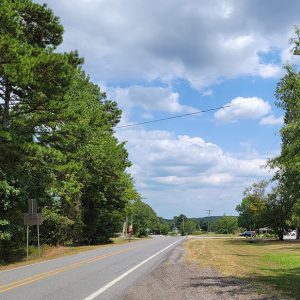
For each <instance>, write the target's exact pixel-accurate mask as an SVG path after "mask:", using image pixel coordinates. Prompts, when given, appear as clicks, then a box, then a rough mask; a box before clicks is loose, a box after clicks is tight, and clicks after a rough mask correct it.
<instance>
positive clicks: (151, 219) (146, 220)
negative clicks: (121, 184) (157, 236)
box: [129, 200, 160, 237]
mask: <svg viewBox="0 0 300 300" xmlns="http://www.w3.org/2000/svg"><path fill="white" fill-rule="evenodd" d="M130 212H131V214H132V215H130V216H129V221H130V219H131V217H132V220H133V233H134V235H136V236H139V237H141V236H147V235H148V229H149V230H150V232H156V233H158V232H159V230H160V223H159V219H158V217H157V215H156V213H155V211H154V210H153V209H152V208H151V207H150V206H149V205H148V204H146V203H144V202H143V201H141V200H136V201H132V202H131V203H130Z"/></svg>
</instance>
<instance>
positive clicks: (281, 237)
mask: <svg viewBox="0 0 300 300" xmlns="http://www.w3.org/2000/svg"><path fill="white" fill-rule="evenodd" d="M278 238H279V240H280V241H283V232H280V233H278Z"/></svg>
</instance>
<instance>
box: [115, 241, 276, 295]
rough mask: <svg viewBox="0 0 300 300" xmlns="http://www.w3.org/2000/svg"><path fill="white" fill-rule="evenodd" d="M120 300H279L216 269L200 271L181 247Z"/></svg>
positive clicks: (174, 250) (202, 269)
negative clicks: (185, 257)
mask: <svg viewBox="0 0 300 300" xmlns="http://www.w3.org/2000/svg"><path fill="white" fill-rule="evenodd" d="M118 299H121V300H140V299H144V300H159V299H161V300H168V299H172V300H182V299H189V300H193V299H197V300H198V299H205V300H212V299H218V300H220V299H224V300H225V299H226V300H227V299H241V300H250V299H252V300H253V299H265V300H267V299H279V298H274V297H266V296H262V295H258V294H257V293H256V292H255V291H254V290H253V289H252V288H251V287H250V286H249V284H247V283H245V282H243V281H241V280H239V279H235V278H227V277H223V276H222V275H221V274H220V273H219V272H218V271H217V270H216V269H214V268H211V267H209V268H199V266H197V265H196V264H193V263H187V262H186V261H185V260H184V250H183V246H182V245H178V246H177V247H176V248H174V249H173V250H172V252H171V253H170V255H169V256H168V258H167V259H166V260H165V261H164V262H163V263H162V264H161V265H160V266H159V267H158V268H156V269H155V270H153V271H152V272H151V273H149V274H147V275H146V276H144V277H143V278H141V279H139V280H138V281H137V282H136V283H135V285H134V286H132V287H131V288H129V289H128V290H127V291H126V292H125V294H124V295H123V296H122V297H121V298H118Z"/></svg>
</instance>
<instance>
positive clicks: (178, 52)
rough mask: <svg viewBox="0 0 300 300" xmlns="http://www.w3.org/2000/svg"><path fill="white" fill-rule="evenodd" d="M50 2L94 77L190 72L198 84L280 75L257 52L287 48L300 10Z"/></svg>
mask: <svg viewBox="0 0 300 300" xmlns="http://www.w3.org/2000/svg"><path fill="white" fill-rule="evenodd" d="M38 2H41V3H42V2H45V0H38ZM47 2H48V3H49V6H50V7H52V8H53V9H54V11H55V13H56V14H58V15H59V16H60V17H61V20H62V23H63V25H64V26H65V38H64V44H63V46H62V49H63V50H70V49H78V50H79V51H80V53H81V54H82V55H83V56H84V57H85V58H86V69H87V71H88V72H89V73H91V74H93V77H94V79H96V80H104V81H113V82H115V81H122V80H126V81H128V80H130V79H135V80H154V79H159V80H162V81H170V80H173V79H176V78H184V79H186V80H188V81H189V82H190V84H191V85H192V86H194V87H196V88H199V89H203V87H205V86H208V85H210V84H213V83H215V82H216V81H218V80H219V79H223V78H233V77H237V76H240V75H253V76H261V77H263V78H266V77H274V76H278V75H279V73H280V66H278V65H275V64H271V63H267V62H266V63H265V62H261V61H260V57H259V53H265V54H267V53H268V52H269V51H271V50H272V49H274V48H276V49H279V51H282V49H285V48H286V45H287V38H288V37H289V36H291V32H292V30H293V29H292V28H293V25H294V24H296V23H297V22H298V21H299V16H298V12H299V10H300V2H299V1H293V0H287V1H280V0H272V1H271V0H266V1H258V0H244V1H239V0H227V1H226V0H225V1H224V0H212V1H198V0H192V1H183V0H165V1H163V2H162V1H159V0H153V1H151V2H150V1H138V0H133V1H131V2H130V4H128V3H127V2H124V1H121V0H116V1H86V0H74V1H69V0H48V1H47ZM270 8H272V11H271V13H270ZM278 19H280V22H278ZM79 37H80V38H79ZM283 56H284V54H283ZM95 77H96V78H95Z"/></svg>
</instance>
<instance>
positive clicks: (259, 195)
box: [236, 27, 300, 240]
mask: <svg viewBox="0 0 300 300" xmlns="http://www.w3.org/2000/svg"><path fill="white" fill-rule="evenodd" d="M290 42H291V45H292V54H293V55H300V30H299V28H297V27H296V28H295V37H294V38H292V39H291V40H290ZM285 71H286V73H285V75H284V77H283V78H282V79H281V80H280V81H279V82H278V84H277V88H276V92H275V96H276V99H277V101H276V105H277V106H278V107H280V108H281V109H283V110H284V124H283V127H282V129H281V130H280V135H281V151H280V154H279V155H278V156H277V157H275V158H274V159H270V160H269V162H268V165H267V167H271V168H273V169H274V170H275V175H274V177H273V178H272V180H270V181H268V182H267V181H261V182H257V183H254V184H253V185H252V186H251V187H249V188H247V189H245V191H244V198H243V200H242V202H241V204H239V205H238V206H237V207H236V210H237V211H238V212H239V214H240V215H239V225H240V226H242V227H245V228H247V229H248V230H254V229H257V228H259V227H264V226H266V227H269V228H270V229H272V230H273V231H274V233H275V234H277V236H278V238H279V239H280V240H282V239H283V236H284V234H285V233H286V232H287V231H288V230H289V229H297V238H298V239H299V238H300V139H299V136H300V72H299V70H297V68H296V66H292V65H289V64H288V65H286V66H285Z"/></svg>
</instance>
